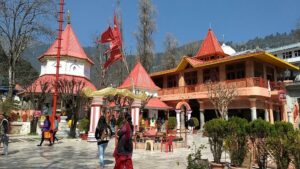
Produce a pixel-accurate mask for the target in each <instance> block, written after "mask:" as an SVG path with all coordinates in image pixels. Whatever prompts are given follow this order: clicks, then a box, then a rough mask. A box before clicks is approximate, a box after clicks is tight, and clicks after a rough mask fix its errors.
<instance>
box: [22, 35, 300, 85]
mask: <svg viewBox="0 0 300 169" xmlns="http://www.w3.org/2000/svg"><path fill="white" fill-rule="evenodd" d="M299 32H300V31H299V30H298V31H295V30H292V31H291V32H289V33H275V34H271V35H268V36H265V37H256V38H254V39H251V40H248V41H246V42H242V43H234V42H226V44H227V45H230V46H232V47H233V48H234V49H235V50H236V51H243V50H247V49H255V48H256V47H259V48H262V49H268V48H275V47H279V46H283V45H288V44H291V43H295V42H299V41H300V36H299V35H300V33H299ZM200 44H201V41H196V42H191V43H188V44H185V45H183V46H180V47H178V48H177V50H176V51H177V52H176V53H177V54H176V60H177V61H179V60H180V58H181V57H182V56H184V55H191V56H193V55H194V54H195V53H196V52H197V51H198V49H199V46H200ZM48 47H49V45H46V44H42V43H39V44H36V45H35V46H33V47H30V48H28V49H27V50H26V52H25V54H24V57H23V59H24V60H26V61H28V62H29V63H31V65H32V67H34V69H35V70H37V71H38V72H39V71H40V62H39V61H38V60H37V58H38V57H39V56H40V55H42V54H43V52H45V51H46V50H47V48H48ZM84 50H85V52H86V53H87V55H88V56H89V57H90V58H91V59H92V60H93V61H94V62H95V65H94V66H93V67H92V69H91V80H92V82H93V83H94V84H95V85H96V86H97V87H100V83H101V75H100V74H101V73H100V72H99V71H100V70H99V68H100V64H99V59H98V57H99V55H100V54H99V51H97V49H96V48H95V47H85V48H84ZM162 57H163V53H157V54H156V56H155V60H154V66H153V70H152V71H153V72H154V71H159V70H163V67H162V66H161V60H162V59H161V58H162ZM127 62H128V65H129V68H130V69H131V68H132V67H133V66H134V63H135V57H134V56H128V57H127ZM120 67H121V69H120ZM127 75H128V72H127V71H126V69H125V67H124V66H123V65H122V64H120V63H119V64H117V65H113V66H112V67H111V68H110V69H109V70H108V75H107V76H106V78H107V82H106V83H107V84H114V85H119V84H120V83H121V82H122V80H123V79H124V78H125V77H126V76H127Z"/></svg>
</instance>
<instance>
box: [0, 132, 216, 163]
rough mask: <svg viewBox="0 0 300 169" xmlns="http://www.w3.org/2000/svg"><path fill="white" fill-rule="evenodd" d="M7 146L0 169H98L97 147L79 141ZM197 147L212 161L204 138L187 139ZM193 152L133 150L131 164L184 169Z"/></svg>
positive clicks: (24, 141) (108, 157) (26, 141)
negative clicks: (202, 148)
mask: <svg viewBox="0 0 300 169" xmlns="http://www.w3.org/2000/svg"><path fill="white" fill-rule="evenodd" d="M11 140H12V143H10V145H9V155H8V156H7V157H5V156H0V168H13V169H16V168H22V169H25V168H91V169H92V168H97V166H98V158H97V146H96V143H89V142H86V141H81V140H80V139H63V140H61V141H60V143H59V144H55V145H54V146H51V147H49V146H48V142H47V141H46V142H44V145H43V146H42V147H38V146H36V145H37V144H38V143H39V139H37V138H35V139H34V138H30V139H28V138H26V137H25V138H21V139H18V138H12V139H11ZM193 141H194V142H196V143H197V144H198V145H200V144H201V143H202V144H205V145H206V146H207V149H206V150H204V151H203V155H204V156H203V157H204V158H209V159H210V160H212V155H211V153H210V151H209V145H208V140H207V138H202V137H201V136H200V135H193V136H189V141H188V144H189V145H192V142H193ZM113 148H114V140H111V141H110V142H109V145H108V147H107V149H106V156H105V159H106V160H105V162H106V164H107V165H106V168H107V169H112V168H113V166H114V158H113ZM192 151H194V150H193V149H192V148H179V149H174V152H171V153H165V152H160V150H155V151H153V152H150V151H145V150H141V149H135V150H134V152H133V163H134V168H135V169H185V168H186V165H187V160H186V158H187V156H188V154H189V153H190V152H192Z"/></svg>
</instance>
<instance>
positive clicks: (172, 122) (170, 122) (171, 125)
mask: <svg viewBox="0 0 300 169" xmlns="http://www.w3.org/2000/svg"><path fill="white" fill-rule="evenodd" d="M176 124H177V122H176V117H169V119H168V129H175V127H176Z"/></svg>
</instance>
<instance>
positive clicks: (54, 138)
mask: <svg viewBox="0 0 300 169" xmlns="http://www.w3.org/2000/svg"><path fill="white" fill-rule="evenodd" d="M57 131H58V117H57V116H55V120H54V131H53V144H54V142H55V140H56V142H57V143H58V138H57V137H56V133H57Z"/></svg>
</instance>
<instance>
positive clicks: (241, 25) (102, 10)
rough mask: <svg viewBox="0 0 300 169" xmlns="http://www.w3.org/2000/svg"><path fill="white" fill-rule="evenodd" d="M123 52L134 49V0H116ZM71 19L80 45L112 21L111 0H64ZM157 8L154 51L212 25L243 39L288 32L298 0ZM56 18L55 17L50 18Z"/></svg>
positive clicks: (159, 3) (168, 2)
mask: <svg viewBox="0 0 300 169" xmlns="http://www.w3.org/2000/svg"><path fill="white" fill-rule="evenodd" d="M120 1H121V6H120V11H121V16H122V23H123V36H124V37H123V38H124V46H125V48H124V49H125V51H126V53H129V54H134V53H135V52H136V39H135V37H134V33H135V32H136V31H137V26H138V0H120ZM65 3H66V5H65V8H64V9H65V11H67V10H70V12H71V24H72V27H73V29H74V31H75V33H76V35H77V37H78V39H79V41H80V43H81V45H82V46H93V45H94V44H93V39H94V38H95V37H97V36H99V35H100V33H101V32H103V31H104V30H106V28H107V27H108V25H109V24H112V23H113V14H114V11H115V9H116V0H65ZM152 4H153V6H154V7H155V9H156V17H155V20H156V32H154V33H153V40H154V43H155V52H162V51H164V40H165V37H166V34H167V33H171V34H172V35H173V36H174V37H175V38H176V39H177V40H178V42H179V45H184V44H186V43H189V42H193V41H197V40H201V39H203V38H205V35H206V33H207V30H208V28H209V27H211V28H212V29H213V31H214V33H215V35H216V36H217V38H218V39H219V40H222V39H223V38H222V37H223V35H224V38H225V41H233V42H244V41H247V40H250V39H253V38H255V37H263V36H265V35H270V34H272V33H276V32H279V33H282V32H289V31H291V30H292V29H295V27H296V24H297V21H298V20H300V12H299V11H300V10H299V9H300V8H299V7H300V0H152ZM54 24H56V23H54Z"/></svg>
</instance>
